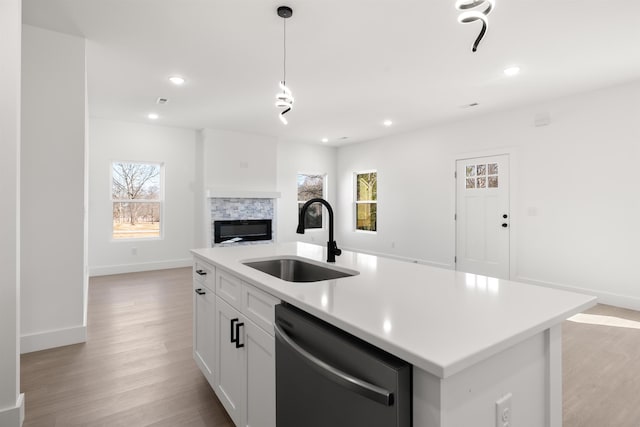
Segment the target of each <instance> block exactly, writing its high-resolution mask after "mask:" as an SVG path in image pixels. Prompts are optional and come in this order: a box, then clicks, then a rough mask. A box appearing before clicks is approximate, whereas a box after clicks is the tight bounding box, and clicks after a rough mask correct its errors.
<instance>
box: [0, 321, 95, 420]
mask: <svg viewBox="0 0 640 427" xmlns="http://www.w3.org/2000/svg"><path fill="white" fill-rule="evenodd" d="M86 341H87V327H86V326H75V327H73V328H65V329H56V330H54V331H45V332H38V333H35V334H28V335H22V336H21V337H20V353H22V354H24V353H31V352H32V351H39V350H46V349H48V348H55V347H62V346H64V345H71V344H78V343H82V342H86ZM0 425H2V424H0Z"/></svg>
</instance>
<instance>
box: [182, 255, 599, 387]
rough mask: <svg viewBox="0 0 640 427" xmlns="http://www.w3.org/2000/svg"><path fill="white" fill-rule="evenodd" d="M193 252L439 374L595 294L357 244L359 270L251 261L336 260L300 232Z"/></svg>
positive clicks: (581, 305)
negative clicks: (298, 276)
mask: <svg viewBox="0 0 640 427" xmlns="http://www.w3.org/2000/svg"><path fill="white" fill-rule="evenodd" d="M192 253H193V254H194V255H196V256H199V257H202V258H204V259H205V260H208V261H209V262H211V263H212V264H214V265H216V266H217V267H222V268H223V269H226V270H227V271H229V272H232V273H234V274H235V275H237V276H239V277H241V278H242V279H244V280H245V281H247V282H249V283H251V284H253V285H255V286H256V287H259V288H261V289H262V290H264V291H266V292H268V293H270V294H272V295H274V296H276V297H278V298H280V299H281V300H283V301H287V302H289V303H291V304H293V305H295V306H297V307H299V308H301V309H302V310H305V311H307V312H308V313H310V314H313V315H314V316H317V317H319V318H321V319H323V320H325V321H327V322H329V323H331V324H333V325H335V326H337V327H339V328H341V329H343V330H345V331H347V332H349V333H351V334H353V335H355V336H357V337H359V338H361V339H363V340H365V341H368V342H370V343H371V344H373V345H375V346H377V347H380V348H382V349H384V350H386V351H388V352H389V353H392V354H395V355H396V356H398V357H400V358H402V359H404V360H406V361H407V362H410V363H412V364H413V365H415V366H417V367H419V368H421V369H423V370H425V371H427V372H429V373H431V374H433V375H436V376H438V377H440V378H446V377H448V376H451V375H453V374H455V373H457V372H460V371H461V370H463V369H465V368H467V367H469V366H471V365H474V364H475V363H477V362H479V361H481V360H483V359H485V358H488V357H490V356H492V355H494V354H496V353H499V352H501V351H503V350H505V349H506V348H508V347H510V346H512V345H514V344H516V343H518V342H521V341H523V340H525V339H527V338H529V337H531V336H533V335H535V334H537V333H540V332H542V331H544V330H545V329H548V328H549V327H551V326H553V325H555V324H558V323H560V322H562V321H563V320H564V319H566V318H568V317H570V316H572V315H573V314H576V313H579V312H581V311H583V310H585V309H587V308H589V307H592V306H593V305H595V303H596V298H595V297H593V296H589V295H583V294H578V293H573V292H566V291H561V290H557V289H550V288H544V287H540V286H534V285H526V284H522V283H517V282H512V281H508V280H500V279H494V278H487V277H485V276H479V275H475V274H469V273H462V272H456V271H452V270H446V269H441V268H435V267H429V266H425V265H419V264H413V263H408V262H402V261H397V260H393V259H389V258H383V257H378V256H374V255H367V254H362V253H356V252H349V251H343V252H342V255H341V256H339V257H336V263H335V267H337V268H348V269H352V270H357V271H359V272H360V274H358V275H357V276H353V277H346V278H342V279H335V280H328V281H321V282H313V283H293V282H286V281H283V280H280V279H278V278H275V277H273V276H270V275H268V274H266V273H263V272H261V271H258V270H256V269H253V268H251V267H247V266H245V265H243V264H242V261H246V260H249V259H253V258H268V257H274V256H299V257H303V258H309V259H312V260H315V261H320V262H323V263H324V264H327V263H326V262H325V260H326V255H325V253H326V248H325V247H322V246H317V245H311V244H307V243H301V242H291V243H280V244H266V245H264V244H263V245H253V246H235V247H218V248H206V249H195V250H193V251H192ZM328 266H329V267H331V266H332V265H330V264H329V265H328Z"/></svg>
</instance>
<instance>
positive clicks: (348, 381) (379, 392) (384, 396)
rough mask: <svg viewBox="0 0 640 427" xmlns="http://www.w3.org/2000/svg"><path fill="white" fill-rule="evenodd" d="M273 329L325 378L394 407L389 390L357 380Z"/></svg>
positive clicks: (279, 337) (279, 330) (280, 338)
mask: <svg viewBox="0 0 640 427" xmlns="http://www.w3.org/2000/svg"><path fill="white" fill-rule="evenodd" d="M273 327H274V330H275V333H276V338H278V340H280V341H281V342H282V343H283V344H285V345H287V346H288V347H290V348H291V349H292V350H294V351H295V352H296V353H298V354H299V355H300V356H301V357H302V358H303V359H304V360H305V361H306V362H307V363H308V364H309V365H310V366H311V367H312V368H314V369H315V370H316V371H317V372H318V373H319V374H320V375H322V376H323V377H325V378H327V379H329V380H331V381H333V382H335V383H337V384H339V385H340V386H342V387H344V388H347V389H349V390H351V391H353V392H354V393H358V394H359V395H361V396H364V397H366V398H368V399H371V400H373V401H374V402H378V403H381V404H383V405H385V406H391V405H393V393H392V392H390V391H389V390H386V389H384V388H382V387H378V386H377V385H374V384H371V383H369V382H367V381H364V380H362V379H360V378H356V377H354V376H352V375H349V374H347V373H346V372H344V371H341V370H340V369H338V368H336V367H334V366H331V365H329V364H328V363H326V362H324V361H322V360H320V359H318V358H317V357H316V356H314V355H312V354H311V353H309V352H308V351H306V350H305V349H303V348H302V347H300V346H299V345H298V344H296V342H295V341H294V340H293V339H292V338H291V337H290V336H289V335H287V333H286V332H285V331H283V330H282V329H280V327H279V326H278V325H277V324H275V325H273Z"/></svg>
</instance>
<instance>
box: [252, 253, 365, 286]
mask: <svg viewBox="0 0 640 427" xmlns="http://www.w3.org/2000/svg"><path fill="white" fill-rule="evenodd" d="M243 264H244V265H246V266H248V267H251V268H255V269H256V270H260V271H262V272H263V273H267V274H270V275H272V276H274V277H277V278H278V279H282V280H286V281H287V282H319V281H321V280H332V279H340V278H342V277H350V276H355V275H356V274H360V273H358V272H357V271H354V270H348V269H336V268H328V267H324V266H321V265H317V264H314V263H311V262H307V261H302V260H300V259H297V258H275V259H266V260H255V261H252V260H248V261H245V262H243Z"/></svg>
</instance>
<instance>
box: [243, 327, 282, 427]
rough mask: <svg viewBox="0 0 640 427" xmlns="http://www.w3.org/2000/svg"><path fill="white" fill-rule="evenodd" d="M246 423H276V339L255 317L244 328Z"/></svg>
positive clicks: (251, 426) (258, 426)
mask: <svg viewBox="0 0 640 427" xmlns="http://www.w3.org/2000/svg"><path fill="white" fill-rule="evenodd" d="M245 347H246V349H245V352H246V375H247V380H246V381H247V409H246V420H245V423H246V424H245V425H246V426H247V427H275V426H276V343H275V340H274V338H273V336H271V335H269V334H267V333H266V332H265V331H264V330H262V329H260V328H259V327H257V326H256V325H255V324H254V323H253V322H252V321H248V322H247V323H246V329H245Z"/></svg>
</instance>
